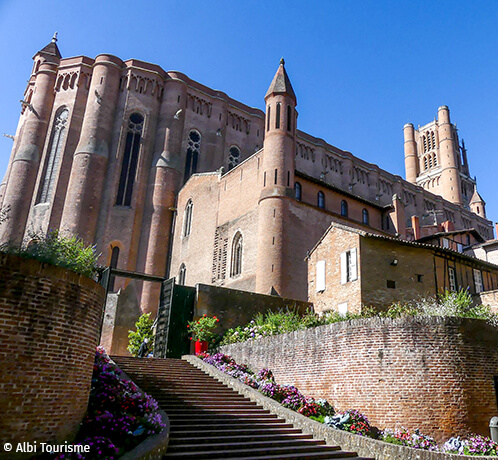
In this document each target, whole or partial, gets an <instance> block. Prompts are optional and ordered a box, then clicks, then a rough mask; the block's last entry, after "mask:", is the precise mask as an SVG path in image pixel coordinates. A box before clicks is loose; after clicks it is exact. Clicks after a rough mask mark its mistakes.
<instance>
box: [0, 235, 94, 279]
mask: <svg viewBox="0 0 498 460" xmlns="http://www.w3.org/2000/svg"><path fill="white" fill-rule="evenodd" d="M29 236H30V241H29V243H27V244H22V245H21V246H16V245H13V244H10V243H6V244H3V245H2V246H0V251H2V252H6V253H8V254H15V255H18V256H20V257H24V258H26V259H36V260H39V261H40V262H43V263H48V264H52V265H56V266H58V267H64V268H67V269H68V270H71V271H73V272H76V273H79V274H80V275H84V276H88V277H90V278H92V277H94V276H95V275H96V273H97V271H98V269H99V267H98V265H97V258H98V255H97V254H96V252H95V246H87V245H85V243H84V241H83V240H82V239H81V238H79V237H76V236H70V237H64V236H61V235H59V232H58V230H53V231H51V232H49V233H48V234H46V235H42V234H31V235H29Z"/></svg>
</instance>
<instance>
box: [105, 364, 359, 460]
mask: <svg viewBox="0 0 498 460" xmlns="http://www.w3.org/2000/svg"><path fill="white" fill-rule="evenodd" d="M112 359H113V360H114V361H115V362H116V364H117V365H118V366H119V367H120V368H121V369H122V370H123V371H125V372H126V373H127V374H128V375H129V376H130V378H131V379H133V381H134V382H135V383H136V384H137V385H139V386H140V387H141V388H142V389H143V390H144V391H145V392H147V393H149V394H150V395H151V396H152V397H154V398H155V399H156V400H157V402H158V403H159V406H160V407H161V409H162V410H164V412H166V413H167V414H168V417H169V419H170V423H171V432H170V442H169V446H168V451H167V453H166V455H165V456H164V457H163V458H164V459H182V458H183V459H202V458H209V459H216V458H219V459H225V458H231V459H297V458H299V459H326V458H329V459H336V460H340V459H355V460H367V459H364V458H360V457H358V456H357V455H356V454H355V453H352V452H344V451H342V450H341V449H340V447H338V446H327V445H325V441H321V440H317V439H313V437H312V436H311V435H308V434H304V433H302V432H301V431H300V430H298V429H296V428H294V427H293V426H292V425H291V424H288V423H285V421H284V420H282V419H279V418H278V417H277V416H276V415H273V414H271V413H270V412H269V411H268V410H265V409H263V408H261V407H260V406H258V405H257V404H256V403H255V402H253V401H251V400H249V399H248V398H245V397H244V396H242V395H239V394H238V393H236V392H235V391H233V390H232V389H231V388H229V387H228V386H226V385H224V384H223V383H221V382H218V381H217V380H215V379H213V378H212V377H210V376H208V375H207V374H205V373H204V372H203V371H201V370H200V369H197V368H196V367H195V366H193V365H191V364H190V363H188V362H187V361H183V360H181V359H139V358H129V357H123V356H118V357H113V358H112Z"/></svg>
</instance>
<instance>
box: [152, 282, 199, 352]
mask: <svg viewBox="0 0 498 460" xmlns="http://www.w3.org/2000/svg"><path fill="white" fill-rule="evenodd" d="M194 302H195V288H192V287H188V286H180V285H176V284H175V279H174V278H170V279H169V280H165V281H163V282H162V286H161V300H160V302H159V309H158V312H157V324H156V340H155V346H154V357H155V358H180V357H181V356H182V355H186V354H188V353H190V340H189V336H188V331H187V323H188V322H189V321H191V320H192V318H193V316H194Z"/></svg>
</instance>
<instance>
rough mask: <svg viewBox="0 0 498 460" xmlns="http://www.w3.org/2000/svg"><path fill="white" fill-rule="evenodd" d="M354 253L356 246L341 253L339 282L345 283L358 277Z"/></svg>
mask: <svg viewBox="0 0 498 460" xmlns="http://www.w3.org/2000/svg"><path fill="white" fill-rule="evenodd" d="M356 253H357V251H356V248H353V249H350V250H349V251H346V252H343V253H341V256H340V261H341V284H346V283H348V282H350V281H355V280H357V279H358V265H357V260H356V257H357V254H356Z"/></svg>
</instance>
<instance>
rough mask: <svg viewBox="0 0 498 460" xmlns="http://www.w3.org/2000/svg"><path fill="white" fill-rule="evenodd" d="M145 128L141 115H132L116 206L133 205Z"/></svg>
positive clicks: (129, 122)
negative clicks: (132, 199)
mask: <svg viewBox="0 0 498 460" xmlns="http://www.w3.org/2000/svg"><path fill="white" fill-rule="evenodd" d="M143 127H144V117H143V116H142V115H140V114H139V113H132V114H131V115H130V119H129V121H128V131H127V133H126V142H125V149H124V153H123V164H122V166H121V176H120V177H119V185H118V194H117V197H116V204H117V205H118V206H130V205H131V196H132V193H133V184H134V182H135V175H136V172H137V165H138V154H139V152H140V141H141V139H142V131H143Z"/></svg>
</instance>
